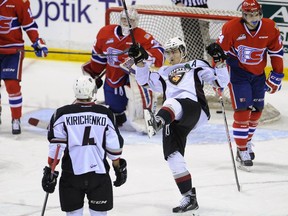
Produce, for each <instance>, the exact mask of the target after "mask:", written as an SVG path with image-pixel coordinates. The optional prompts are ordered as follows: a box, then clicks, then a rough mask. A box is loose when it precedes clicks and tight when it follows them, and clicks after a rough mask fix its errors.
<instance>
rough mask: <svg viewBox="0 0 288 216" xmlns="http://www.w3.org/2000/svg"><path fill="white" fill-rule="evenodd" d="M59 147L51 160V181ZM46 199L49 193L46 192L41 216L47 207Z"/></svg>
mask: <svg viewBox="0 0 288 216" xmlns="http://www.w3.org/2000/svg"><path fill="white" fill-rule="evenodd" d="M60 147H61V146H60V144H58V145H57V148H56V152H55V156H54V160H53V163H52V165H51V177H50V179H52V178H53V175H54V171H55V168H56V165H57V158H58V154H59V150H60ZM48 197H49V193H48V192H46V196H45V199H44V203H43V207H42V212H41V216H44V213H45V209H46V205H47V201H48Z"/></svg>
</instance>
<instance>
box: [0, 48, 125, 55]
mask: <svg viewBox="0 0 288 216" xmlns="http://www.w3.org/2000/svg"><path fill="white" fill-rule="evenodd" d="M17 52H30V53H31V52H33V53H34V52H35V51H34V50H23V49H15V48H11V49H10V48H8V49H4V48H0V53H1V54H7V55H9V54H15V53H17ZM127 52H128V49H125V50H124V51H122V52H119V53H115V54H113V53H109V54H104V53H103V54H91V53H85V52H68V51H67V52H65V51H53V50H49V51H48V54H49V53H51V54H67V55H91V56H119V55H122V54H125V53H127Z"/></svg>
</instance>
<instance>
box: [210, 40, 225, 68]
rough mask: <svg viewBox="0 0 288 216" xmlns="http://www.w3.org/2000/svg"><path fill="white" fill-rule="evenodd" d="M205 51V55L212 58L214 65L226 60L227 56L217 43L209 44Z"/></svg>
mask: <svg viewBox="0 0 288 216" xmlns="http://www.w3.org/2000/svg"><path fill="white" fill-rule="evenodd" d="M206 50H207V53H208V54H209V55H210V56H211V57H212V58H213V60H214V62H215V63H218V62H223V61H224V60H226V59H227V55H226V54H225V53H224V51H223V49H222V48H221V46H220V45H219V44H217V43H211V44H210V45H209V46H208V47H206Z"/></svg>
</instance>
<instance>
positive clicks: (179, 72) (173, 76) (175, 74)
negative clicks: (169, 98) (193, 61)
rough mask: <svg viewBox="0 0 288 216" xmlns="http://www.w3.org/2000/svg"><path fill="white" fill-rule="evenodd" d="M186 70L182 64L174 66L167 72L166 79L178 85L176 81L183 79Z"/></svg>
mask: <svg viewBox="0 0 288 216" xmlns="http://www.w3.org/2000/svg"><path fill="white" fill-rule="evenodd" d="M188 71H189V70H188V69H187V68H186V67H184V66H181V67H177V68H174V69H172V70H171V72H170V73H169V75H168V79H169V81H170V82H171V83H172V84H174V85H178V83H179V82H180V81H181V80H182V79H183V77H184V76H185V74H186V72H188Z"/></svg>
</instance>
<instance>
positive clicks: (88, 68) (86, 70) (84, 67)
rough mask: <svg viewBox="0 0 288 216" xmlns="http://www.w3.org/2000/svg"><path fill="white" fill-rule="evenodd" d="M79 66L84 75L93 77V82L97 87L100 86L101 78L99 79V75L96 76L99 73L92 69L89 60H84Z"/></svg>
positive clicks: (101, 83)
mask: <svg viewBox="0 0 288 216" xmlns="http://www.w3.org/2000/svg"><path fill="white" fill-rule="evenodd" d="M81 68H82V72H83V74H84V75H90V76H91V77H92V78H93V79H95V84H96V87H97V89H99V88H101V86H102V85H103V80H102V79H101V77H98V76H99V74H96V73H95V72H94V71H93V70H92V68H91V63H90V62H86V63H85V64H83V65H82V66H81ZM97 77H98V78H97Z"/></svg>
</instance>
